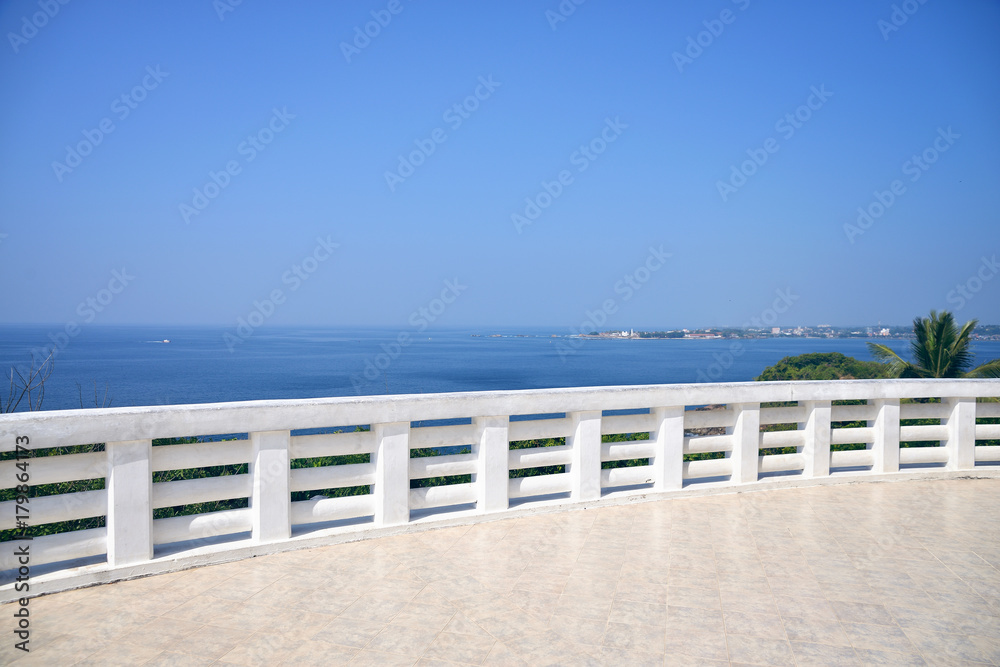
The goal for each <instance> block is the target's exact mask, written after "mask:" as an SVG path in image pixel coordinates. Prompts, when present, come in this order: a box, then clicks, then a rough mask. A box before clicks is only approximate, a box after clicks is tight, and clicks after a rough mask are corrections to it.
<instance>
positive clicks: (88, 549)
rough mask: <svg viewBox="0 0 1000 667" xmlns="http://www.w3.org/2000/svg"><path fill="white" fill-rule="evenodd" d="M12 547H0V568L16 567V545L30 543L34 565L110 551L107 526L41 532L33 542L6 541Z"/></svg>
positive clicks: (11, 568)
mask: <svg viewBox="0 0 1000 667" xmlns="http://www.w3.org/2000/svg"><path fill="white" fill-rule="evenodd" d="M6 544H8V545H10V546H11V547H12V548H10V549H0V570H16V569H17V568H18V565H19V563H18V557H17V555H16V553H15V552H16V549H14V548H13V545H14V544H17V545H18V546H21V545H30V546H29V549H30V551H31V565H32V566H37V565H47V564H49V563H58V562H60V561H64V560H73V559H75V558H88V557H90V556H100V555H101V554H104V553H106V552H107V550H108V529H107V528H87V529H85V530H73V531H70V532H68V533H56V534H54V535H42V536H41V537H36V538H34V539H33V540H32V541H31V542H7V543H6Z"/></svg>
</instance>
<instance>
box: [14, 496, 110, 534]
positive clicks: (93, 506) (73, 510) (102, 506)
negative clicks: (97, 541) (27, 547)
mask: <svg viewBox="0 0 1000 667" xmlns="http://www.w3.org/2000/svg"><path fill="white" fill-rule="evenodd" d="M15 505H17V501H16V500H8V501H6V502H2V503H0V530H9V529H11V528H16V527H17V517H18V516H19V515H18V513H17V510H16V509H15ZM24 507H26V508H27V509H28V514H27V515H26V516H27V521H26V523H27V524H28V525H29V526H38V525H41V524H43V523H56V522H57V521H75V520H76V519H89V518H91V517H95V516H104V515H105V513H106V512H107V511H108V493H107V491H105V490H104V489H100V490H99V491H77V492H76V493H60V494H58V495H53V496H42V497H40V498H31V499H30V501H29V502H28V503H26V504H24ZM20 516H25V515H24V514H20ZM28 534H29V535H30V534H31V531H30V529H29V530H28Z"/></svg>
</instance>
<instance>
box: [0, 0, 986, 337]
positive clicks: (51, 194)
mask: <svg viewBox="0 0 1000 667" xmlns="http://www.w3.org/2000/svg"><path fill="white" fill-rule="evenodd" d="M0 29H2V33H3V35H4V36H5V39H4V45H3V46H2V47H0V81H2V82H3V83H2V84H0V86H2V90H3V91H4V92H5V93H6V95H5V101H6V104H5V105H4V108H3V109H2V110H0V144H2V145H3V147H4V151H3V158H2V159H0V210H2V211H3V216H2V217H0V279H2V280H3V282H4V286H5V289H4V296H3V297H2V308H0V324H20V323H24V324H45V325H51V326H53V327H56V329H54V331H65V330H66V327H67V326H70V327H71V328H75V329H74V330H85V329H86V328H87V327H92V326H116V325H125V324H137V325H147V324H157V325H163V326H181V325H210V326H218V327H221V328H223V329H225V330H226V331H227V332H228V334H229V339H227V340H229V342H230V343H231V344H232V345H238V344H239V342H238V341H241V340H245V339H246V337H247V336H248V335H252V334H253V333H254V332H260V331H267V330H269V329H274V328H277V327H281V326H323V327H341V326H343V327H346V326H378V327H395V328H397V329H398V330H399V331H422V330H423V329H433V328H438V327H465V328H470V329H480V330H488V329H490V328H491V327H505V328H517V327H549V328H554V329H559V330H567V331H568V330H570V329H572V328H574V327H576V328H579V327H580V326H581V325H582V324H583V323H584V322H587V321H594V322H595V325H596V326H597V328H598V329H614V328H618V329H632V328H634V329H636V330H639V329H644V330H648V329H654V328H656V329H665V328H680V327H688V328H705V327H739V326H743V325H744V324H746V323H752V322H753V321H755V320H756V321H760V322H761V323H763V324H766V326H767V327H772V326H778V327H781V328H783V329H784V328H792V327H794V326H797V325H800V324H803V323H808V322H823V323H829V324H832V325H833V326H867V325H862V324H859V323H865V322H868V323H875V322H881V323H882V324H883V325H885V326H908V324H909V323H910V322H912V320H913V318H914V317H918V316H926V315H927V314H928V313H929V312H930V311H931V310H932V309H935V310H949V311H951V312H953V313H954V314H955V318H956V320H958V321H959V322H965V321H967V320H970V319H978V320H980V322H982V323H983V324H992V323H996V322H997V321H998V320H1000V317H998V316H997V314H998V313H1000V279H997V274H998V273H1000V263H998V260H997V256H998V254H1000V225H998V224H997V214H998V212H1000V188H998V187H997V183H998V182H1000V162H998V161H997V159H996V156H997V155H998V154H1000V121H998V120H997V114H996V109H997V108H1000V41H998V40H996V38H995V36H996V34H997V32H998V30H1000V4H997V3H996V2H990V1H989V0H969V1H968V2H964V3H919V2H912V3H899V2H893V1H891V0H886V1H885V2H867V1H864V2H863V1H862V0H846V1H845V2H841V3H825V4H815V3H806V4H803V3H792V2H778V3H763V2H758V1H757V0H718V1H716V2H708V1H707V0H705V1H697V2H692V3H683V4H681V5H676V4H673V5H664V4H662V3H656V2H652V1H640V2H635V3H630V4H629V5H628V6H627V7H624V8H623V7H622V6H620V5H613V4H609V3H596V2H586V3H582V4H577V3H575V2H572V3H570V2H564V3H559V2H556V1H555V0H552V1H551V2H543V3H540V4H539V3H535V2H526V1H523V0H515V1H513V2H506V3H476V4H450V3H449V4H447V5H441V4H428V3H419V2H410V1H409V0H371V1H367V0H366V1H355V0H351V1H345V2H338V3H319V2H313V3H303V4H299V5H295V6H294V7H292V6H288V5H273V4H261V3H256V4H255V3H246V2H244V3H235V2H231V1H229V0H220V1H219V2H215V3H211V2H202V3H186V4H184V3H182V4H174V5H159V4H149V3H140V4H136V3H127V2H121V1H113V2H108V3H100V4H96V5H95V4H78V3H67V4H62V3H60V2H55V3H44V2H42V3H39V2H38V0H13V1H11V2H7V3H3V5H2V6H0ZM597 320H600V321H601V322H600V323H599V324H598V323H597ZM803 325H804V324H803ZM810 326H815V325H810ZM67 335H69V334H67ZM233 341H237V342H233Z"/></svg>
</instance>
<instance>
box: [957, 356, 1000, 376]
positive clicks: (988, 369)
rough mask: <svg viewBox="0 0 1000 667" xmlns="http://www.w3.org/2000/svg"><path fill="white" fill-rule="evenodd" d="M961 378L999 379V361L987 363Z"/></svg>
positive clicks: (994, 360)
mask: <svg viewBox="0 0 1000 667" xmlns="http://www.w3.org/2000/svg"><path fill="white" fill-rule="evenodd" d="M962 377H967V378H1000V359H993V360H992V361H987V362H986V363H985V364H980V365H978V366H976V367H975V368H973V369H972V370H971V371H968V372H966V373H965V375H963V376H962Z"/></svg>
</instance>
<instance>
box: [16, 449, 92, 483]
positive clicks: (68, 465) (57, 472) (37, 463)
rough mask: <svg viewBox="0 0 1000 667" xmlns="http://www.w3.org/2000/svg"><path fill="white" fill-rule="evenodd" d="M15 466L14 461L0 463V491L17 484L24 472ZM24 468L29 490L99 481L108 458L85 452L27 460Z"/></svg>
mask: <svg viewBox="0 0 1000 667" xmlns="http://www.w3.org/2000/svg"><path fill="white" fill-rule="evenodd" d="M17 463H18V462H17V461H2V462H0V488H5V489H10V488H14V486H16V485H18V484H20V482H18V480H17V475H19V474H23V472H24V471H23V470H22V469H20V468H18V467H17ZM28 467H29V471H28V472H29V474H28V482H29V483H30V484H31V485H32V486H38V485H39V484H58V483H60V482H77V481H80V480H83V479H103V478H104V475H105V474H107V471H108V455H107V454H106V453H105V452H88V453H86V454H64V455H62V456H40V457H38V458H33V459H31V462H30V464H29V466H28Z"/></svg>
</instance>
